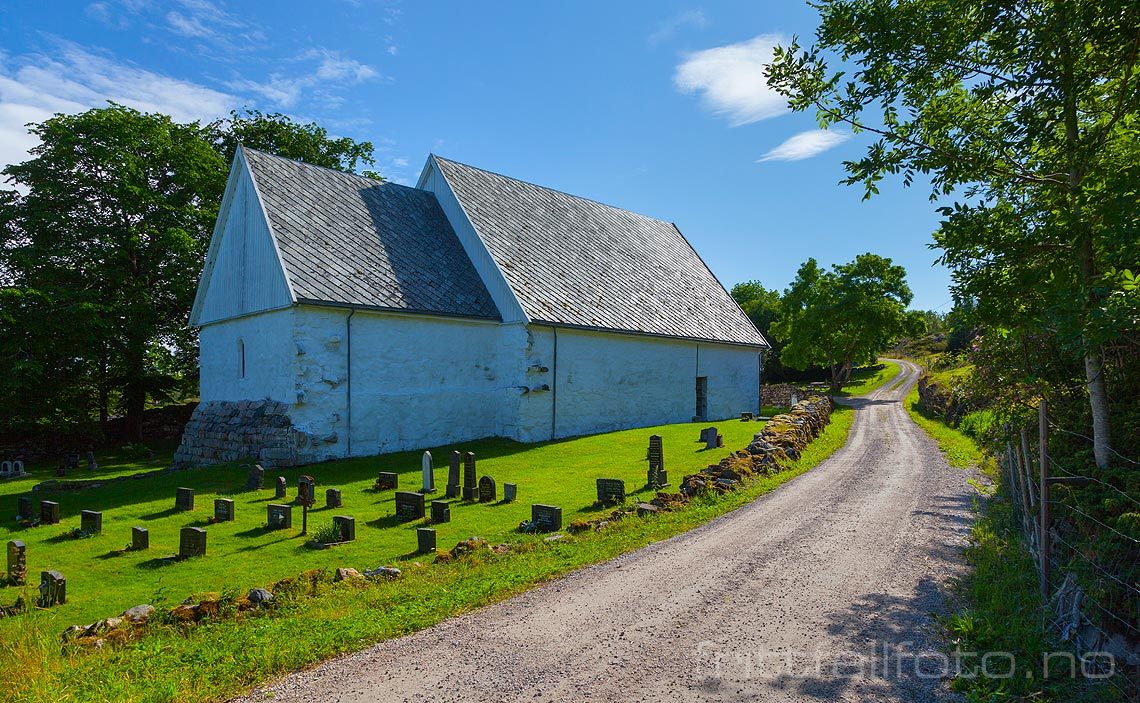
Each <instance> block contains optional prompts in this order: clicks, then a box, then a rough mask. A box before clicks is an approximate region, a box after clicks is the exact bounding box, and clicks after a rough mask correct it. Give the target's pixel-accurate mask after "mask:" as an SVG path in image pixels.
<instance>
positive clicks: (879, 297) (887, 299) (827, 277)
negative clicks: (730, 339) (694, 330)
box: [772, 254, 921, 391]
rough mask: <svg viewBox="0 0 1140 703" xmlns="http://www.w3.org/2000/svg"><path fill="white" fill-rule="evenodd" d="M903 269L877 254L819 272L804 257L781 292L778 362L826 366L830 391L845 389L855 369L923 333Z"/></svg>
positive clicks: (813, 264)
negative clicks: (911, 306)
mask: <svg viewBox="0 0 1140 703" xmlns="http://www.w3.org/2000/svg"><path fill="white" fill-rule="evenodd" d="M911 297H912V296H911V290H910V287H909V286H908V285H907V283H906V270H905V269H903V267H901V266H897V265H895V264H893V263H892V262H891V260H890V259H888V258H885V257H882V256H878V255H876V254H860V255H859V256H857V257H855V260H854V261H852V262H850V263H847V264H842V265H835V266H832V267H831V269H830V270H828V269H824V268H821V267H820V266H819V264H818V263H817V262H816V260H815V259H808V260H807V261H806V262H804V264H803V265H802V266H800V269H799V271H798V272H797V273H796V278H795V280H793V281H792V284H791V286H789V287H788V290H787V291H786V292H785V294H784V299H783V314H782V316H781V317H780V319H779V320H778V321H777V322H776V323H775V324H774V325H773V326H772V331H773V333H774V334H775V335H776V337H777V338H778V339H780V340H781V341H782V342H783V343H784V348H783V350H782V352H781V357H780V358H781V361H782V363H784V364H785V365H787V366H791V367H793V368H800V369H802V368H806V367H808V366H813V365H814V366H824V367H827V368H829V369H830V372H831V388H832V390H833V391H838V390H840V389H841V388H842V387H843V384H845V383H846V382H847V381H848V380H849V378H850V376H851V370H852V369H853V368H854V367H855V366H861V365H865V364H868V363H870V362H872V361H874V359H875V358H876V356H877V354H878V353H879V352H880V351H881V350H883V349H885V348H886V347H887V346H888V345H889V344H890V343H891V342H893V341H894V340H896V339H897V338H899V337H901V336H903V335H907V334H914V333H916V332H918V331H920V330H921V327H920V320H919V318H918V317H916V316H915V315H913V314H911V313H909V312H907V306H908V305H909V304H910V301H911Z"/></svg>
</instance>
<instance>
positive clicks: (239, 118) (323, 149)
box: [213, 110, 383, 180]
mask: <svg viewBox="0 0 1140 703" xmlns="http://www.w3.org/2000/svg"><path fill="white" fill-rule="evenodd" d="M213 128H214V129H215V130H216V134H217V136H216V138H217V141H218V145H219V149H220V151H221V153H222V156H223V158H224V159H225V160H226V163H227V164H228V163H229V162H230V161H232V160H233V157H234V152H235V151H237V145H238V144H241V145H243V146H247V147H250V148H253V149H258V150H260V151H267V152H269V153H271V154H276V155H278V156H284V157H285V158H287V159H295V160H297V161H303V162H305V163H307V164H313V165H314V166H324V167H325V168H332V169H336V170H338V171H346V172H350V173H351V172H355V171H357V170H359V169H360V167H361V166H364V165H367V166H375V165H376V161H375V159H374V157H373V154H372V152H373V146H372V142H358V141H355V140H353V139H351V138H349V137H330V136H329V133H328V130H326V129H325V128H324V127H322V126H320V125H319V124H317V123H315V122H304V123H302V122H294V121H293V120H292V119H290V118H289V117H288V116H286V115H282V114H280V113H273V114H265V113H263V112H259V111H257V110H244V111H240V112H239V111H237V110H234V111H233V112H231V113H230V117H229V119H228V120H221V121H219V122H216V123H214V125H213ZM362 173H363V175H365V176H368V177H369V178H374V179H376V180H383V179H382V178H381V176H380V174H379V173H377V172H376V171H374V170H367V169H366V170H363V172H362Z"/></svg>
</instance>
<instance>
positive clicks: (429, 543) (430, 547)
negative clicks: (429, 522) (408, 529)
mask: <svg viewBox="0 0 1140 703" xmlns="http://www.w3.org/2000/svg"><path fill="white" fill-rule="evenodd" d="M434 551H435V530H433V529H432V528H430V527H420V528H418V529H417V530H416V552H417V553H418V554H429V553H431V552H434Z"/></svg>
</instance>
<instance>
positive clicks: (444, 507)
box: [431, 500, 451, 525]
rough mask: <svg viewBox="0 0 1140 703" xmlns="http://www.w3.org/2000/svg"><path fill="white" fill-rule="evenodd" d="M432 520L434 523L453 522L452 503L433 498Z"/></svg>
mask: <svg viewBox="0 0 1140 703" xmlns="http://www.w3.org/2000/svg"><path fill="white" fill-rule="evenodd" d="M431 521H432V524H434V525H438V524H440V523H444V522H451V504H450V503H447V502H445V501H442V500H433V501H432V502H431Z"/></svg>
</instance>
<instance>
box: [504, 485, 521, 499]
mask: <svg viewBox="0 0 1140 703" xmlns="http://www.w3.org/2000/svg"><path fill="white" fill-rule="evenodd" d="M518 495H519V486H518V484H517V483H504V484H503V502H504V503H513V502H515V498H517V497H518Z"/></svg>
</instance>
